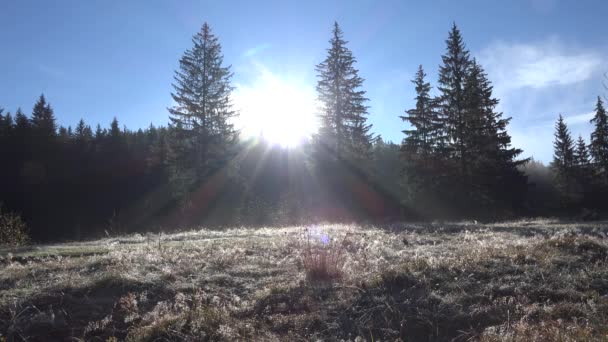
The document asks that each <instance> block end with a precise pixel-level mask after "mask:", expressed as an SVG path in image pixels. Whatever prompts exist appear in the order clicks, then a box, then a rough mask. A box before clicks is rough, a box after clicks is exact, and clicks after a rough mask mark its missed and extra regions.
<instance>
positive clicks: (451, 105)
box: [437, 23, 471, 177]
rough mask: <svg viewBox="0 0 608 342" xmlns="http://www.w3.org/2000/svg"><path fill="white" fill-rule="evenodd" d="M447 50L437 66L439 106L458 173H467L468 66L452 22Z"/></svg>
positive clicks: (463, 46)
mask: <svg viewBox="0 0 608 342" xmlns="http://www.w3.org/2000/svg"><path fill="white" fill-rule="evenodd" d="M446 45H447V47H446V53H445V54H444V55H443V56H441V59H442V61H443V65H441V66H440V67H439V85H438V87H437V88H438V89H439V91H440V96H439V99H438V101H439V105H440V110H441V113H442V116H443V118H444V120H445V124H446V125H445V133H446V135H447V137H448V150H449V152H450V153H449V154H450V156H451V157H452V158H453V159H454V160H455V161H456V163H457V164H458V165H459V171H460V175H461V176H462V177H465V176H466V170H467V167H468V158H469V151H468V150H467V146H466V140H467V137H466V134H467V132H466V118H465V115H466V113H465V109H466V98H465V82H466V79H467V75H468V73H469V68H470V66H471V60H470V57H469V51H468V50H467V48H466V46H465V44H464V41H463V39H462V35H461V34H460V30H459V29H458V27H457V26H456V24H455V23H454V25H453V26H452V30H451V31H450V33H449V36H448V39H447V40H446Z"/></svg>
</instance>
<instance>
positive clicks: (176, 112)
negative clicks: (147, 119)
mask: <svg viewBox="0 0 608 342" xmlns="http://www.w3.org/2000/svg"><path fill="white" fill-rule="evenodd" d="M192 43H193V47H192V49H189V50H187V51H186V52H185V53H184V55H183V56H182V58H181V59H180V62H179V64H180V66H179V70H177V71H176V72H175V83H174V84H173V87H174V89H175V92H174V93H172V94H171V95H172V97H173V99H174V100H175V102H176V105H175V106H174V107H172V108H169V112H170V114H171V115H170V120H171V127H172V131H173V136H172V156H171V159H172V161H171V163H170V164H171V170H172V171H171V176H172V179H173V183H174V185H175V190H176V192H177V193H180V194H184V192H185V191H188V190H189V189H191V188H192V186H193V185H194V184H196V183H197V182H201V181H203V180H204V179H205V178H206V177H208V176H209V175H211V174H213V173H214V172H216V171H218V170H219V169H220V168H221V167H222V166H223V165H225V164H226V163H227V162H228V161H229V159H230V158H231V155H232V147H233V145H234V142H235V139H236V131H235V129H234V127H233V123H232V122H233V119H234V117H235V116H237V112H236V111H234V110H233V109H232V103H231V93H232V90H233V87H232V86H231V83H230V80H231V78H232V72H231V71H230V66H224V65H223V63H224V62H223V59H224V58H223V55H222V51H221V46H220V43H219V41H218V39H217V37H216V36H215V35H214V34H213V33H212V32H211V29H210V28H209V25H207V23H205V24H203V27H202V28H201V31H200V32H198V33H197V34H196V35H194V36H193V38H192Z"/></svg>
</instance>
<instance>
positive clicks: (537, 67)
mask: <svg viewBox="0 0 608 342" xmlns="http://www.w3.org/2000/svg"><path fill="white" fill-rule="evenodd" d="M604 53H605V52H604V51H601V50H599V49H591V48H582V47H575V46H572V45H569V44H566V43H564V42H563V41H562V40H560V39H559V38H557V37H552V38H548V39H544V40H541V41H536V42H527V43H508V42H504V41H500V42H495V43H493V44H490V45H489V46H487V47H486V48H484V49H482V50H481V51H480V52H479V53H476V54H475V56H476V57H477V58H478V60H479V61H480V63H481V64H482V65H483V67H484V68H485V70H486V71H487V72H488V75H489V78H490V79H491V80H492V82H493V84H494V95H495V96H497V97H498V98H500V100H501V104H500V108H499V109H500V110H501V111H503V112H504V113H505V114H506V115H507V116H512V117H513V121H512V122H511V125H510V127H509V132H510V133H511V135H512V137H513V144H514V145H515V146H518V147H521V148H523V149H524V154H525V155H527V156H530V155H532V156H534V157H535V158H536V159H540V160H543V161H545V162H546V161H549V160H550V159H551V155H552V152H553V151H552V143H551V142H552V141H553V132H554V126H555V121H556V120H557V117H558V115H559V114H560V113H562V114H563V115H564V118H565V120H566V122H567V123H568V125H569V126H570V130H571V132H572V134H573V136H578V135H579V134H582V135H583V136H584V137H586V136H588V134H589V132H590V130H591V125H590V124H589V120H590V119H591V117H592V116H593V114H592V113H590V111H591V110H592V109H593V102H594V99H595V96H597V92H598V91H599V89H600V88H601V77H602V73H603V70H604V69H605V66H604V65H603V61H604V60H605V55H604Z"/></svg>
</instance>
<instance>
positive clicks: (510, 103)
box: [0, 0, 608, 161]
mask: <svg viewBox="0 0 608 342" xmlns="http://www.w3.org/2000/svg"><path fill="white" fill-rule="evenodd" d="M606 13H608V2H606V1H602V0H598V1H557V0H514V1H500V2H498V1H481V0H479V1H472V0H471V1H466V0H463V1H448V0H441V1H424V2H423V1H372V0H366V1H354V0H351V1H240V2H239V1H218V0H216V1H179V2H178V1H168V0H167V1H154V0H148V1H29V0H23V1H3V3H2V5H0V42H2V45H1V46H2V47H1V51H2V53H0V80H1V82H0V106H1V107H4V108H5V109H6V110H10V111H12V112H14V111H15V109H16V108H17V107H19V106H20V107H22V108H23V109H24V110H25V111H26V112H30V111H31V108H32V106H33V104H34V101H35V100H36V98H37V97H38V95H39V94H40V93H44V94H45V95H46V96H47V98H48V99H49V101H50V102H51V103H52V105H53V106H54V108H55V113H56V115H57V117H58V119H59V122H60V123H61V124H64V125H75V123H76V122H77V121H78V120H79V119H80V118H81V117H83V118H85V120H86V121H87V122H88V123H90V124H92V125H93V124H96V123H98V122H101V123H102V125H104V126H107V125H108V124H109V122H110V120H111V119H112V117H114V116H117V117H118V118H119V120H120V122H121V124H125V125H127V126H128V127H129V128H137V127H144V126H147V125H148V124H149V123H150V122H153V123H155V124H165V123H166V122H167V111H166V108H167V107H168V106H170V105H171V97H170V91H171V82H172V77H173V71H174V69H175V68H176V67H177V65H178V60H179V57H180V56H181V54H182V53H183V51H184V50H185V49H187V48H189V47H190V38H191V36H192V35H193V34H194V33H195V32H196V31H197V30H199V28H200V26H201V24H202V23H203V22H204V21H207V22H209V24H210V25H211V27H212V29H213V31H214V32H215V33H216V35H217V36H218V37H219V38H220V41H221V43H222V45H223V51H224V55H225V62H226V63H228V64H231V65H232V67H233V71H234V72H235V78H234V82H235V85H236V86H237V94H236V96H237V97H238V96H241V95H242V94H243V93H244V92H245V93H246V91H252V89H256V87H257V85H258V84H259V83H260V82H263V81H262V80H263V79H264V78H268V77H271V78H274V79H280V80H283V81H282V82H284V83H283V84H288V85H289V86H292V87H296V88H298V89H301V91H302V92H305V93H307V94H311V96H314V86H315V73H314V66H315V64H317V63H319V62H320V61H321V60H322V59H323V58H324V56H325V49H326V48H327V46H328V43H327V41H328V39H329V38H330V31H331V26H332V23H333V21H334V20H337V21H338V22H339V23H340V25H341V26H342V28H343V30H344V33H345V38H346V39H347V40H348V41H349V42H350V43H349V46H350V48H351V50H352V51H353V53H354V55H355V56H356V58H357V59H358V64H357V66H358V68H359V70H360V74H361V76H362V77H364V78H365V79H366V81H365V83H364V87H365V90H367V92H368V97H369V98H370V102H369V105H370V121H371V123H372V124H373V125H374V131H375V132H376V133H378V134H381V135H382V136H383V137H385V138H386V139H388V140H393V141H395V142H399V141H400V140H401V138H402V134H401V133H400V131H401V130H402V129H403V128H404V126H403V125H404V124H403V123H402V122H401V121H400V119H398V116H399V115H401V114H402V113H403V111H404V109H406V108H409V107H411V106H412V105H413V97H414V90H413V87H412V85H411V83H410V79H411V78H412V76H413V74H414V72H415V70H416V68H417V66H418V65H419V64H423V65H424V67H425V69H426V71H427V73H428V75H429V80H430V81H431V83H432V84H433V85H435V83H436V79H437V68H438V65H439V64H440V62H441V58H440V56H441V54H442V53H443V52H444V49H445V43H444V41H445V39H446V37H447V33H448V31H449V29H450V26H451V24H452V22H453V21H455V22H456V23H457V24H458V25H459V27H460V28H461V31H462V33H463V35H464V38H465V41H466V43H467V46H468V48H469V49H470V50H471V53H472V54H473V56H475V57H477V58H478V60H479V61H481V63H482V65H483V66H484V67H485V68H486V71H487V72H488V73H489V75H490V79H491V80H492V81H493V82H494V85H495V94H496V95H497V96H498V97H500V98H501V100H502V103H501V110H503V111H504V112H505V114H506V115H508V116H512V117H513V120H512V123H511V126H510V127H509V129H510V133H511V134H512V136H513V138H514V143H515V145H516V146H519V147H522V148H524V150H525V156H531V155H533V156H534V157H535V158H537V159H540V160H543V161H549V160H550V158H551V153H552V143H551V141H552V134H553V124H554V121H555V119H556V117H557V115H558V114H559V113H563V114H564V115H565V117H566V118H567V121H568V122H569V124H570V129H571V131H572V132H573V134H574V135H578V134H583V137H584V138H585V139H587V140H588V135H589V132H590V130H591V126H590V125H589V124H588V119H589V118H590V112H591V111H592V110H593V106H594V102H595V98H596V97H597V96H598V95H608V94H607V91H606V90H604V88H603V86H602V79H603V73H604V72H606V71H608V63H607V62H608V58H606V57H608V44H607V43H608V41H607V40H608V34H606V30H605V29H603V26H604V25H605V15H606ZM237 100H238V99H237Z"/></svg>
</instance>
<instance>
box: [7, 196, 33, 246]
mask: <svg viewBox="0 0 608 342" xmlns="http://www.w3.org/2000/svg"><path fill="white" fill-rule="evenodd" d="M29 241H30V237H29V235H28V230H27V226H26V225H25V222H23V220H22V219H21V216H20V215H18V214H16V213H13V212H6V211H4V210H3V207H2V205H0V245H10V246H20V245H25V244H27V243H28V242H29Z"/></svg>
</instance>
